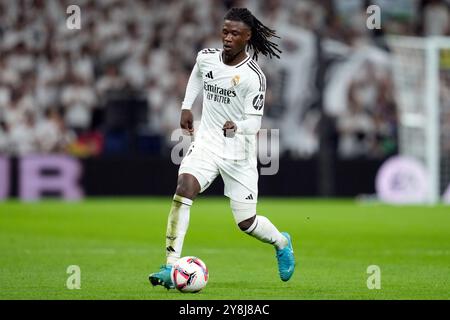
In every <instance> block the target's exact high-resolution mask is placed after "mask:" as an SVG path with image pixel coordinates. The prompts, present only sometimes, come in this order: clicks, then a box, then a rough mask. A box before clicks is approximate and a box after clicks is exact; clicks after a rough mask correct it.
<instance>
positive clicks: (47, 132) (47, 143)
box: [35, 108, 60, 153]
mask: <svg viewBox="0 0 450 320" xmlns="http://www.w3.org/2000/svg"><path fill="white" fill-rule="evenodd" d="M56 113H57V111H56V110H54V109H51V108H50V109H47V110H46V111H45V117H44V118H43V119H42V120H41V121H39V122H38V123H37V125H36V132H35V134H36V141H37V144H38V147H39V151H41V152H44V153H51V152H55V151H56V150H57V147H58V141H59V139H60V132H59V128H58V124H57V122H56V121H55V117H56V115H55V114H56Z"/></svg>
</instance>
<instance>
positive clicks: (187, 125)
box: [180, 110, 194, 136]
mask: <svg viewBox="0 0 450 320" xmlns="http://www.w3.org/2000/svg"><path fill="white" fill-rule="evenodd" d="M180 126H181V129H184V130H186V131H187V133H188V135H190V136H192V135H193V134H194V116H193V115H192V112H191V110H181V119H180Z"/></svg>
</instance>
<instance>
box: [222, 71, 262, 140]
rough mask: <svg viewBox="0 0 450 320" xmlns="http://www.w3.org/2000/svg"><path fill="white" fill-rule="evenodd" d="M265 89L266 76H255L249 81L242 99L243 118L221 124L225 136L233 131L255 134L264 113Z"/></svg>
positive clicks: (231, 135)
mask: <svg viewBox="0 0 450 320" xmlns="http://www.w3.org/2000/svg"><path fill="white" fill-rule="evenodd" d="M265 91H266V78H265V77H264V76H262V77H255V80H254V81H250V82H249V89H248V90H247V94H246V96H245V99H244V113H245V115H244V120H240V121H235V122H233V121H227V122H225V124H224V125H223V128H222V130H223V132H224V135H225V136H226V137H233V136H234V134H235V133H237V134H243V135H255V134H257V133H258V131H259V129H261V119H262V115H263V113H264V99H265V93H266V92H265Z"/></svg>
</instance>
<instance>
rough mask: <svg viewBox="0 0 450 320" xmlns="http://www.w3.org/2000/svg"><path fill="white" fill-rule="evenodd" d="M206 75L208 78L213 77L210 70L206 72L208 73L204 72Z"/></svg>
mask: <svg viewBox="0 0 450 320" xmlns="http://www.w3.org/2000/svg"><path fill="white" fill-rule="evenodd" d="M206 77H207V78H210V79H214V77H213V74H212V71H210V72H208V73H207V74H206Z"/></svg>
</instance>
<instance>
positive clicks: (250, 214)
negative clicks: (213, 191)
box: [230, 200, 256, 231]
mask: <svg viewBox="0 0 450 320" xmlns="http://www.w3.org/2000/svg"><path fill="white" fill-rule="evenodd" d="M230 206H231V210H232V211H233V217H234V221H235V222H236V224H237V225H238V227H239V229H241V230H242V231H246V230H248V229H249V228H250V227H251V225H252V224H253V222H254V221H255V217H256V203H244V202H237V201H234V200H231V201H230Z"/></svg>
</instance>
